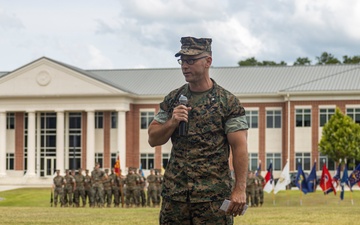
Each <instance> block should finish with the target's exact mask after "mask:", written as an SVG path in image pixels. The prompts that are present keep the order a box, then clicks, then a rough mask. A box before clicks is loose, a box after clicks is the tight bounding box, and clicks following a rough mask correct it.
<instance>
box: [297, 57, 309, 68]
mask: <svg viewBox="0 0 360 225" xmlns="http://www.w3.org/2000/svg"><path fill="white" fill-rule="evenodd" d="M310 64H311V60H310V59H309V58H308V57H305V58H300V57H299V58H297V59H296V61H295V62H294V64H293V65H294V66H297V65H304V66H309V65H310Z"/></svg>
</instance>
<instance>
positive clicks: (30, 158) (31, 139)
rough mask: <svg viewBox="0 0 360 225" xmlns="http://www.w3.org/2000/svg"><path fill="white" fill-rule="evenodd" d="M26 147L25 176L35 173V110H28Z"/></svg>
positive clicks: (32, 175) (31, 175)
mask: <svg viewBox="0 0 360 225" xmlns="http://www.w3.org/2000/svg"><path fill="white" fill-rule="evenodd" d="M27 138H28V142H27V143H28V149H27V173H26V176H28V177H34V176H35V175H36V174H35V112H28V137H27Z"/></svg>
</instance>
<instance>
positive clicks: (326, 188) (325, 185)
mask: <svg viewBox="0 0 360 225" xmlns="http://www.w3.org/2000/svg"><path fill="white" fill-rule="evenodd" d="M320 187H321V189H322V190H323V192H324V194H328V193H330V192H332V191H333V192H334V195H336V190H335V188H334V186H333V183H332V179H331V175H330V173H329V170H328V169H327V167H326V164H324V166H323V169H322V174H321V179H320Z"/></svg>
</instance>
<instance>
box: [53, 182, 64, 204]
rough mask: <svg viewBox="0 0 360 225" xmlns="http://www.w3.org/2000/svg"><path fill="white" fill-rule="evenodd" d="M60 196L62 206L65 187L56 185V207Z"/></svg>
mask: <svg viewBox="0 0 360 225" xmlns="http://www.w3.org/2000/svg"><path fill="white" fill-rule="evenodd" d="M59 198H60V204H61V206H62V205H63V204H64V194H63V188H62V187H56V188H55V190H54V204H55V207H56V206H57V203H58V199H59Z"/></svg>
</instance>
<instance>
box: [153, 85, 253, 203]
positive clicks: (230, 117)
mask: <svg viewBox="0 0 360 225" xmlns="http://www.w3.org/2000/svg"><path fill="white" fill-rule="evenodd" d="M213 83H214V85H213V88H212V89H211V90H210V91H209V92H207V93H206V94H205V95H204V96H202V97H201V98H197V101H196V102H194V98H192V93H191V91H190V90H189V88H188V84H185V85H184V86H182V87H181V88H179V89H176V90H174V91H172V92H171V93H170V94H168V95H167V96H166V97H165V98H164V101H163V102H162V103H160V112H159V113H158V114H157V115H156V116H155V120H156V121H158V122H160V123H164V122H166V120H168V119H170V118H171V116H172V112H173V109H174V108H175V107H176V106H177V105H178V104H179V97H180V95H185V96H186V97H187V98H188V106H191V107H192V109H191V111H189V119H188V121H189V122H188V123H187V124H186V132H187V135H185V136H180V135H179V134H178V130H177V129H176V130H175V132H174V133H173V134H172V136H171V141H172V144H173V147H172V150H171V157H170V160H169V163H168V165H167V168H166V171H165V174H164V183H163V189H162V196H163V197H164V198H168V199H172V200H175V201H183V202H185V201H190V202H207V201H217V200H219V201H220V200H224V199H225V198H229V196H230V194H231V189H232V181H231V174H230V169H229V162H228V159H229V154H230V147H229V143H228V140H227V137H226V134H227V133H229V132H234V131H238V130H245V129H248V126H247V122H246V117H245V110H244V108H243V107H242V106H241V104H240V101H239V100H238V98H237V97H236V96H234V95H233V94H231V93H230V92H229V91H227V90H225V89H224V88H222V87H220V86H219V85H217V84H216V83H215V81H213ZM165 116H166V117H167V118H165Z"/></svg>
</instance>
